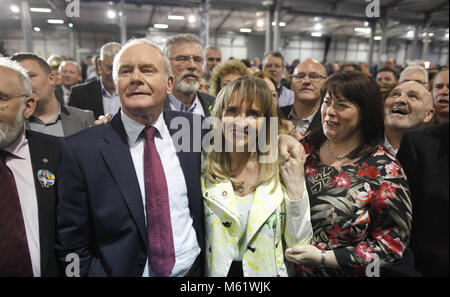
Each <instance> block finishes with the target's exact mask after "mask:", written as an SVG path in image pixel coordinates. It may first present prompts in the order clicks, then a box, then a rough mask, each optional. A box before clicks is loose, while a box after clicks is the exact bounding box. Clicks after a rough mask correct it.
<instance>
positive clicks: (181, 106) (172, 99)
mask: <svg viewBox="0 0 450 297" xmlns="http://www.w3.org/2000/svg"><path fill="white" fill-rule="evenodd" d="M169 100H170V103H171V104H172V105H173V106H174V107H175V110H176V111H181V112H186V111H189V112H192V111H193V110H194V109H195V108H196V107H197V105H198V104H201V103H200V99H199V98H198V94H197V93H195V99H194V102H193V103H192V105H191V107H190V108H189V109H188V110H186V105H185V104H184V103H183V102H181V101H180V100H178V98H177V97H175V95H174V94H172V93H170V94H169Z"/></svg>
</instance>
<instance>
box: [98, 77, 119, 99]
mask: <svg viewBox="0 0 450 297" xmlns="http://www.w3.org/2000/svg"><path fill="white" fill-rule="evenodd" d="M99 81H100V86H101V87H102V94H103V95H106V96H107V97H114V96H118V94H117V91H116V89H114V93H112V94H110V93H109V92H108V91H107V90H106V89H105V86H104V85H103V81H102V79H101V78H100V79H99Z"/></svg>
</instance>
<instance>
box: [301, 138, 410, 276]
mask: <svg viewBox="0 0 450 297" xmlns="http://www.w3.org/2000/svg"><path fill="white" fill-rule="evenodd" d="M304 146H305V150H306V152H307V153H310V155H309V157H308V159H307V162H306V164H305V175H306V177H307V183H306V184H307V188H308V192H309V197H310V198H309V199H310V204H311V223H312V226H313V231H314V236H313V240H312V244H313V245H315V246H316V247H318V248H319V249H325V250H331V249H332V250H334V253H335V256H336V259H337V261H338V263H339V265H340V266H341V269H340V270H336V269H328V268H320V267H312V266H302V265H298V266H297V275H299V276H365V275H366V267H367V266H368V265H369V264H372V265H370V266H369V267H368V271H371V272H369V273H374V272H376V269H379V271H380V272H381V274H382V272H383V270H385V269H388V268H390V267H391V266H392V265H393V264H395V262H397V261H398V260H400V259H401V258H402V255H403V252H404V251H405V248H406V247H407V246H408V244H409V237H410V231H411V219H412V209H411V201H410V193H409V188H408V184H407V180H406V177H405V175H404V172H403V169H402V168H401V166H400V164H399V163H398V161H397V160H396V159H395V158H394V157H392V156H391V155H389V154H388V153H386V152H385V151H384V150H383V148H382V147H381V146H380V147H379V149H378V151H377V152H376V153H375V154H372V155H370V156H367V157H364V158H362V159H361V160H359V161H358V162H356V163H354V164H352V165H347V166H342V167H331V166H327V165H325V164H323V163H322V162H321V161H320V158H319V151H318V150H317V149H316V148H314V147H311V148H310V147H309V145H308V144H307V143H304ZM374 265H379V266H378V267H377V268H375V267H374ZM372 275H373V274H372Z"/></svg>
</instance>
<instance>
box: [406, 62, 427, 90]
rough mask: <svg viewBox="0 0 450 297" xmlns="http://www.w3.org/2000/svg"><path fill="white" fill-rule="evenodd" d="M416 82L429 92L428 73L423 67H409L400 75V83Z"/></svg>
mask: <svg viewBox="0 0 450 297" xmlns="http://www.w3.org/2000/svg"><path fill="white" fill-rule="evenodd" d="M407 81H415V82H418V83H419V84H421V85H423V86H424V87H425V88H427V89H428V90H429V86H428V71H427V70H426V69H425V68H423V67H422V66H418V65H414V66H408V67H406V68H405V69H403V71H402V72H401V73H400V79H399V83H402V82H407Z"/></svg>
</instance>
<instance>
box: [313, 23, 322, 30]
mask: <svg viewBox="0 0 450 297" xmlns="http://www.w3.org/2000/svg"><path fill="white" fill-rule="evenodd" d="M314 30H316V31H320V30H322V24H315V25H314Z"/></svg>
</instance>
